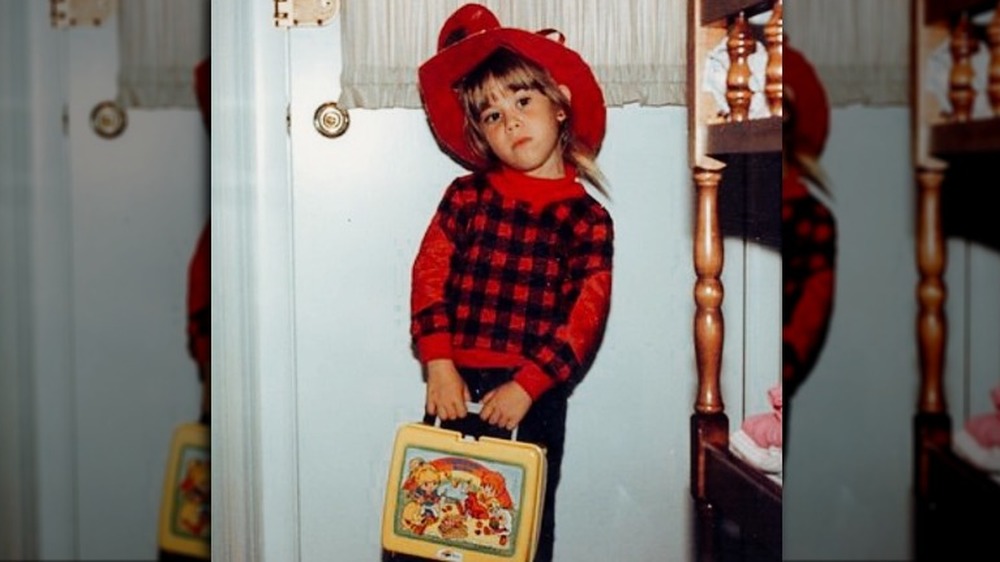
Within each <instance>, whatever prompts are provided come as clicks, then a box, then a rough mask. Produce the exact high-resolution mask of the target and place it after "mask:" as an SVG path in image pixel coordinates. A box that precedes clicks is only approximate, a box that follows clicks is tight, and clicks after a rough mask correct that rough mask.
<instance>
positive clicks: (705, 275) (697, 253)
mask: <svg viewBox="0 0 1000 562" xmlns="http://www.w3.org/2000/svg"><path fill="white" fill-rule="evenodd" d="M721 179H722V172H721V171H719V170H708V169H705V168H695V172H694V181H695V185H696V186H697V189H698V193H697V205H698V208H697V217H696V219H695V220H696V224H695V235H694V270H695V273H696V274H697V276H698V280H697V281H696V283H695V288H694V301H695V315H694V349H695V359H696V361H697V363H698V396H697V399H696V401H695V407H694V409H695V412H698V413H700V414H715V413H720V412H722V411H723V404H722V393H721V389H720V387H719V373H720V368H721V365H722V336H723V321H722V298H723V294H724V291H723V287H722V281H721V280H720V274H721V273H722V233H721V230H720V227H719V212H718V201H719V181H720V180H721Z"/></svg>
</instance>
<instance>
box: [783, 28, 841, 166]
mask: <svg viewBox="0 0 1000 562" xmlns="http://www.w3.org/2000/svg"><path fill="white" fill-rule="evenodd" d="M781 62H782V85H783V89H784V96H785V99H786V101H787V102H788V104H789V106H790V107H791V108H792V110H793V114H794V117H793V119H794V129H793V132H792V135H793V142H794V143H795V150H796V151H800V152H803V153H805V154H809V155H812V156H813V157H818V156H819V155H820V154H821V153H822V152H823V148H824V147H825V146H826V138H827V136H828V135H829V133H830V102H829V100H828V99H827V96H826V90H824V88H823V84H822V82H820V80H819V75H818V74H817V73H816V69H815V68H814V67H813V65H812V64H811V63H810V62H809V61H808V60H806V58H805V57H804V56H803V55H802V53H801V52H800V51H798V50H797V49H795V48H794V47H791V46H789V45H788V44H787V43H786V44H785V45H784V48H783V50H782V55H781Z"/></svg>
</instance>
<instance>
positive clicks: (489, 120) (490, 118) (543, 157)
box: [479, 82, 566, 178]
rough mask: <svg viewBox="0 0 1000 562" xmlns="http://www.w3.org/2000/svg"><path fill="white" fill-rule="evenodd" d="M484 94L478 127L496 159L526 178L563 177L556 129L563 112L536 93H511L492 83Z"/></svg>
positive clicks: (542, 95)
mask: <svg viewBox="0 0 1000 562" xmlns="http://www.w3.org/2000/svg"><path fill="white" fill-rule="evenodd" d="M487 91H488V92H489V96H488V103H487V105H486V107H485V108H484V109H483V111H482V112H481V113H480V114H479V128H480V130H481V131H482V132H483V136H484V137H486V142H487V143H488V144H489V145H490V149H491V150H492V151H493V153H494V154H496V156H497V158H499V159H500V161H501V162H503V163H504V164H506V165H507V166H509V167H511V168H514V169H515V170H519V171H521V172H524V173H526V174H527V175H529V176H534V177H539V178H559V177H562V176H563V174H564V173H565V171H564V169H563V156H562V147H561V146H560V144H559V134H560V131H559V129H560V123H561V122H562V121H563V120H564V119H565V118H566V114H565V112H563V111H562V110H561V109H560V108H559V107H558V106H557V105H556V104H554V103H553V102H552V100H550V99H549V98H548V97H546V96H545V95H544V94H542V93H541V92H539V91H538V90H531V89H522V90H511V89H509V88H506V87H503V86H501V85H500V84H498V83H496V82H494V83H493V84H489V85H488V88H487Z"/></svg>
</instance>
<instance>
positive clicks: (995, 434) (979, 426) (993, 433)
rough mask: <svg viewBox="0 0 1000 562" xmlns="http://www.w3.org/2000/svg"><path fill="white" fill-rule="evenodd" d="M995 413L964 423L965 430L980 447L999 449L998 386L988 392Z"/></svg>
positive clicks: (976, 417) (999, 411)
mask: <svg viewBox="0 0 1000 562" xmlns="http://www.w3.org/2000/svg"><path fill="white" fill-rule="evenodd" d="M990 398H992V399H993V406H994V407H995V408H996V411H995V412H993V413H992V414H982V415H979V416H974V417H972V418H970V419H969V421H967V422H966V423H965V430H966V431H968V432H969V435H971V436H972V438H973V439H975V440H976V442H977V443H979V445H980V446H982V447H1000V386H998V387H996V388H994V389H993V391H992V392H990Z"/></svg>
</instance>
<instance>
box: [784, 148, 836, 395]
mask: <svg viewBox="0 0 1000 562" xmlns="http://www.w3.org/2000/svg"><path fill="white" fill-rule="evenodd" d="M781 215H782V216H781V218H782V227H781V255H782V269H783V271H782V279H783V283H784V294H783V299H782V310H783V315H784V323H783V330H782V341H783V343H784V354H783V361H782V367H783V376H782V379H783V381H784V384H785V394H786V395H788V396H791V395H792V394H794V392H795V390H796V389H797V388H798V386H799V385H801V384H802V382H803V380H805V378H806V377H807V376H808V374H809V372H810V371H811V370H812V369H813V367H814V366H815V364H816V360H817V359H818V358H819V354H820V351H821V350H822V349H823V344H824V342H825V340H826V335H827V330H828V328H829V325H830V316H831V313H832V310H833V296H834V285H835V279H836V276H835V272H836V259H837V224H836V222H835V220H834V217H833V215H832V214H831V213H830V210H829V209H828V208H827V207H826V206H825V205H824V204H823V203H822V202H820V201H819V200H818V199H817V198H816V197H814V196H813V195H812V194H810V193H809V191H808V189H807V188H806V186H805V185H804V184H803V183H802V179H801V178H800V177H799V176H798V174H797V173H796V171H795V170H794V169H791V168H790V169H788V170H786V172H785V175H784V183H783V188H782V201H781Z"/></svg>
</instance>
